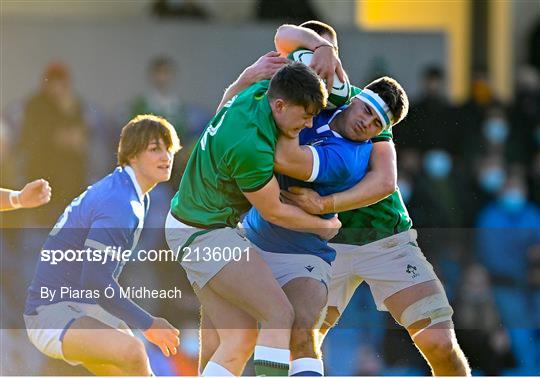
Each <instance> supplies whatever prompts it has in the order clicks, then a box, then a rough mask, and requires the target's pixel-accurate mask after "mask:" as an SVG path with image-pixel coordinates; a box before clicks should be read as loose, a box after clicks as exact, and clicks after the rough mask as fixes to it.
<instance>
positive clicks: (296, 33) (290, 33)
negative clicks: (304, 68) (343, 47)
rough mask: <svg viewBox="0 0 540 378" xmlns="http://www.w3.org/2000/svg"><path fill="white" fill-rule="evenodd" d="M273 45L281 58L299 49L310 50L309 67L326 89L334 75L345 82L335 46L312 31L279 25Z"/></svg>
mask: <svg viewBox="0 0 540 378" xmlns="http://www.w3.org/2000/svg"><path fill="white" fill-rule="evenodd" d="M274 44H275V46H276V50H277V51H278V52H280V53H281V54H282V55H283V56H287V55H289V54H290V53H291V52H293V51H294V50H296V49H299V48H306V49H309V50H312V51H313V59H312V60H311V64H310V67H311V68H313V70H314V71H315V72H317V73H318V74H319V76H320V77H321V78H322V79H323V80H324V81H325V82H326V86H327V88H329V89H330V88H332V84H333V82H334V73H336V74H337V75H338V78H339V79H340V80H341V81H345V78H346V76H347V75H346V74H345V71H344V70H343V67H342V65H341V61H340V60H339V56H338V51H337V46H334V45H333V44H332V43H331V42H330V41H327V40H326V39H324V38H323V37H321V36H320V35H318V34H317V33H315V32H314V31H313V30H311V29H308V28H303V27H301V26H296V25H281V26H280V27H279V28H278V30H277V31H276V35H275V36H274Z"/></svg>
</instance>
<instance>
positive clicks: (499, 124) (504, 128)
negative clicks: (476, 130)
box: [484, 118, 508, 143]
mask: <svg viewBox="0 0 540 378" xmlns="http://www.w3.org/2000/svg"><path fill="white" fill-rule="evenodd" d="M484 135H485V137H486V138H487V140H489V141H490V142H492V143H503V142H504V141H505V140H506V138H507V137H508V125H507V124H506V122H505V121H503V120H502V119H497V118H495V119H490V120H488V121H487V122H486V123H485V125H484Z"/></svg>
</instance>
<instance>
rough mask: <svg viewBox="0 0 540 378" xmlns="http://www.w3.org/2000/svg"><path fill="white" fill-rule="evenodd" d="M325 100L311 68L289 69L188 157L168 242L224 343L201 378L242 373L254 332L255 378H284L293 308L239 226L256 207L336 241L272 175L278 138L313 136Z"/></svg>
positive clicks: (241, 97)
mask: <svg viewBox="0 0 540 378" xmlns="http://www.w3.org/2000/svg"><path fill="white" fill-rule="evenodd" d="M326 100H327V92H326V89H325V88H324V84H323V83H322V81H321V80H320V79H319V77H318V76H317V75H316V74H315V73H314V72H313V71H312V70H311V69H310V68H308V67H306V66H304V65H303V64H299V63H292V64H287V65H285V66H283V67H282V68H281V69H279V70H278V71H277V72H276V73H275V75H274V76H273V77H272V80H270V81H268V80H266V81H263V82H259V83H257V84H255V85H252V86H250V87H249V88H247V89H246V90H244V91H242V92H241V93H239V94H238V95H237V96H234V97H233V98H231V99H230V100H229V101H228V102H227V103H226V104H224V105H223V106H222V107H221V108H220V109H219V111H218V113H217V114H216V116H215V117H214V118H213V119H212V120H211V122H210V124H209V125H208V127H207V128H206V130H205V131H204V132H203V134H202V135H201V137H200V138H199V140H198V143H197V145H196V147H195V149H194V151H193V152H192V154H191V157H190V159H189V161H188V164H187V167H186V170H185V172H184V175H183V177H182V181H181V183H180V187H179V190H178V192H177V193H176V195H175V197H174V198H173V201H172V205H171V212H170V214H169V216H168V217H167V222H166V236H167V241H168V243H169V245H170V246H171V248H172V249H173V250H175V251H180V254H183V256H182V266H183V268H184V269H185V270H186V273H187V276H188V279H189V281H190V283H191V284H192V286H193V288H194V290H195V293H196V294H197V296H198V298H199V300H200V302H201V305H202V307H203V308H204V311H205V314H206V316H207V317H208V318H209V320H210V322H211V323H212V327H213V328H215V329H217V332H218V335H219V346H218V348H217V350H216V351H215V353H214V354H213V356H212V357H211V359H210V362H208V363H207V364H206V366H205V368H204V371H203V372H202V374H203V375H212V376H216V375H239V374H241V372H242V371H243V368H244V366H245V363H246V362H247V360H248V359H249V357H250V356H251V353H252V351H253V345H252V344H251V343H248V342H246V340H245V339H243V337H242V335H243V334H244V332H243V331H242V332H239V330H244V329H250V330H251V331H252V333H253V334H257V332H258V337H257V343H256V346H255V368H256V372H257V374H258V375H274V376H275V375H287V372H288V367H289V359H290V353H289V339H290V332H291V331H290V329H291V326H292V322H293V318H294V313H293V310H292V307H291V304H290V303H289V301H288V300H287V298H286V296H285V294H284V293H283V291H282V290H281V288H280V287H279V285H278V284H277V282H276V281H275V279H274V278H273V277H272V273H271V271H270V269H269V268H268V266H267V265H266V264H265V263H264V261H263V260H262V259H261V258H260V257H259V256H258V255H257V254H256V252H254V251H252V250H251V249H250V248H249V247H250V245H249V242H248V241H247V240H246V239H245V238H244V237H243V236H242V234H241V231H240V230H238V229H237V228H236V226H237V223H238V221H239V220H240V215H241V214H242V213H244V212H246V211H247V210H248V209H249V208H250V207H251V206H252V205H253V206H255V207H256V208H257V209H258V210H259V212H260V214H261V215H262V216H263V217H264V218H265V219H267V220H268V221H270V222H272V223H275V224H278V225H280V226H282V227H287V228H297V229H311V230H313V232H315V233H317V234H319V236H320V237H322V238H325V239H329V238H331V237H333V236H335V234H336V233H337V231H338V229H339V226H340V223H339V221H338V220H337V219H336V218H333V219H329V220H324V219H322V218H320V217H318V216H313V215H309V214H308V213H306V212H304V211H302V210H300V209H299V208H297V207H295V206H291V205H287V204H284V203H282V202H281V201H280V197H279V195H280V192H279V185H278V183H277V180H276V178H275V177H274V173H273V171H274V151H275V147H276V143H277V139H278V134H279V133H280V132H281V133H282V134H283V135H286V136H287V137H296V136H297V135H298V134H299V132H300V130H302V129H303V128H304V127H311V125H312V117H313V116H314V115H315V114H317V113H318V112H319V111H320V110H321V109H322V108H323V107H325V106H326ZM226 251H229V254H228V255H227V254H226ZM231 251H232V252H233V254H234V252H236V251H240V252H239V255H238V256H239V258H238V259H231V257H230V256H231ZM186 255H189V259H188V258H186ZM227 256H228V257H227ZM257 322H259V323H260V330H258V329H257Z"/></svg>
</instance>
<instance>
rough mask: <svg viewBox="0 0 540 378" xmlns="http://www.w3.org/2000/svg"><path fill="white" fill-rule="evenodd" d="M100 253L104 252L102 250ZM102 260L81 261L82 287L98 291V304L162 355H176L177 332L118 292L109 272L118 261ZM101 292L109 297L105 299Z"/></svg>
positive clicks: (165, 322) (166, 322)
mask: <svg viewBox="0 0 540 378" xmlns="http://www.w3.org/2000/svg"><path fill="white" fill-rule="evenodd" d="M105 248H106V247H105ZM109 248H110V246H109ZM111 250H113V249H111ZM100 252H101V253H105V252H104V251H103V250H102V249H100ZM109 258H110V257H109ZM106 261H107V262H106V263H105V264H103V263H102V261H85V262H84V265H83V272H82V285H83V287H84V288H85V289H88V290H97V292H98V293H99V294H100V295H99V297H98V298H95V300H96V303H97V304H98V305H100V306H101V307H103V308H104V309H105V310H106V311H107V312H110V313H111V314H113V315H114V316H116V317H118V318H120V319H122V320H123V321H125V322H126V323H127V324H129V325H130V326H132V327H135V328H138V329H140V330H141V331H142V332H143V335H144V336H145V337H146V338H147V339H148V341H150V342H152V343H154V344H155V345H157V346H158V347H159V348H160V349H161V351H162V352H163V354H164V355H165V356H167V357H168V356H170V355H171V354H176V347H177V346H178V345H179V339H178V335H179V334H180V332H179V331H178V330H177V329H176V328H174V327H173V326H172V325H171V324H170V323H169V322H168V321H167V320H165V319H163V318H158V317H154V316H152V315H150V314H149V313H148V312H146V311H145V310H144V309H142V308H141V307H140V306H139V305H137V304H136V303H135V302H133V301H132V300H131V299H130V298H126V297H124V296H122V295H120V290H121V287H120V285H119V284H118V281H117V280H116V279H115V278H114V277H113V272H114V270H115V269H116V268H117V266H118V264H120V262H119V261H116V260H115V261H110V260H106ZM105 293H107V295H112V296H111V297H110V298H108V297H107V296H106V295H105ZM148 335H150V337H149V336H148Z"/></svg>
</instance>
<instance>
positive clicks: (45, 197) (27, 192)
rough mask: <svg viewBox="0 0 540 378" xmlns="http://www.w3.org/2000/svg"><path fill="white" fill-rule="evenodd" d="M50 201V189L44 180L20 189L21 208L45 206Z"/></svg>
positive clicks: (30, 183)
mask: <svg viewBox="0 0 540 378" xmlns="http://www.w3.org/2000/svg"><path fill="white" fill-rule="evenodd" d="M50 200H51V187H50V186H49V183H48V182H47V181H46V180H43V179H39V180H35V181H32V182H29V183H28V184H26V185H25V186H24V188H22V190H21V194H19V201H20V203H21V206H22V207H25V208H32V207H38V206H41V205H44V204H46V203H47V202H49V201H50Z"/></svg>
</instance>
